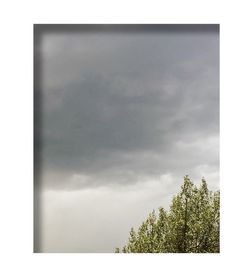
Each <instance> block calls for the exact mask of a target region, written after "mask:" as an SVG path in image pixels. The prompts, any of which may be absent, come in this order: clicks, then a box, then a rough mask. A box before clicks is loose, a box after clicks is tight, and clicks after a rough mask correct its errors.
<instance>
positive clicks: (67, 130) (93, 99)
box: [40, 30, 219, 177]
mask: <svg viewBox="0 0 250 280" xmlns="http://www.w3.org/2000/svg"><path fill="white" fill-rule="evenodd" d="M42 38H43V39H42V44H41V50H40V51H41V58H42V59H41V64H42V66H41V68H42V70H43V71H42V101H43V109H44V111H43V114H42V122H43V126H42V129H41V134H40V137H41V138H42V149H41V151H42V158H43V162H44V166H45V168H48V169H49V170H53V171H55V172H59V173H60V172H61V173H63V174H65V175H66V174H70V173H72V172H84V173H93V174H95V176H97V174H99V173H100V174H102V175H103V177H105V174H104V173H105V172H103V170H107V174H109V173H111V174H112V169H114V170H113V171H114V172H113V174H115V169H117V168H118V169H121V168H124V169H125V170H124V171H128V169H131V170H130V171H134V172H136V173H138V172H139V173H141V174H143V173H148V172H149V173H152V174H154V173H155V174H157V173H162V172H163V170H165V171H166V172H177V170H178V169H180V170H179V171H180V173H181V172H182V174H183V173H185V170H186V169H187V168H189V167H190V163H191V166H192V167H195V166H196V165H200V164H206V163H208V162H209V163H211V162H212V161H213V163H215V162H216V161H217V164H218V155H215V154H213V153H212V154H207V153H203V154H202V151H201V150H200V149H199V147H201V146H202V145H203V143H204V141H206V139H207V138H208V137H216V136H218V131H219V94H218V91H219V82H218V77H219V65H218V63H219V59H218V55H219V54H218V43H219V42H218V34H217V33H215V32H205V33H200V32H191V33H187V34H183V33H182V32H180V34H178V32H177V33H171V32H167V31H166V32H164V30H162V31H161V32H158V33H157V32H156V33H152V32H141V33H132V34H130V33H125V34H123V33H122V32H121V33H116V32H115V33H112V32H111V33H105V32H104V33H102V32H100V30H97V31H96V32H93V33H85V32H82V33H76V34H75V33H73V34H71V33H68V32H62V33H60V32H59V33H58V34H57V33H55V34H54V33H48V34H46V33H45V34H43V37H42ZM190 141H191V142H192V141H195V142H196V144H197V145H196V146H192V147H191V146H186V148H187V149H188V148H190V149H193V153H195V154H196V155H195V157H190V156H187V153H188V151H186V150H183V147H182V149H180V147H179V146H178V143H179V142H187V143H188V142H190ZM199 143H200V145H199ZM215 144H218V143H215ZM198 146H199V147H198ZM133 155H134V156H133ZM146 155H154V156H155V157H154V156H152V164H151V166H150V164H149V163H145V157H146ZM166 157H167V158H168V160H166ZM175 157H177V158H178V159H179V160H181V161H182V162H183V164H181V165H180V164H178V163H174V164H173V162H174V158H175ZM215 157H216V160H215ZM149 161H150V160H149ZM185 163H186V166H185ZM110 169H111V172H108V171H110ZM109 175H110V174H109Z"/></svg>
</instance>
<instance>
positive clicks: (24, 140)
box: [0, 0, 250, 280]
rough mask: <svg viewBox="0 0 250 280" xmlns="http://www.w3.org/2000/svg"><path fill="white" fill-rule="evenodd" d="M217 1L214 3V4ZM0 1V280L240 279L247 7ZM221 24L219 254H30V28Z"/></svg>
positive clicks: (245, 195)
mask: <svg viewBox="0 0 250 280" xmlns="http://www.w3.org/2000/svg"><path fill="white" fill-rule="evenodd" d="M221 2H222V1H221ZM221 2H220V3H219V1H214V0H210V1H173V2H171V3H169V2H167V1H150V2H149V1H146V0H144V1H132V0H127V1H123V2H122V1H119V2H118V1H115V0H113V1H89V2H86V1H74V0H72V1H69V2H68V3H67V1H62V0H56V1H47V0H44V1H5V4H4V5H3V4H2V6H3V7H1V12H2V13H1V14H2V15H1V91H0V92H1V103H0V104H1V110H0V113H1V118H0V119H1V152H2V153H3V156H1V181H0V185H1V195H0V199H1V201H0V207H1V209H0V215H1V216H0V221H1V224H0V225H1V230H0V233H1V235H0V236H1V237H0V242H1V243H0V253H1V262H0V263H1V269H0V278H1V279H29V278H30V279H38V280H39V279H43V280H44V279H48V280H49V279H60V280H63V279H95V278H96V279H117V278H119V279H136V278H137V279H159V278H162V277H164V278H170V279H171V278H174V279H181V278H183V279H209V280H211V279H212V278H213V279H220V278H222V277H223V278H224V277H225V278H226V277H232V278H237V279H247V277H246V276H247V275H249V272H248V267H247V265H248V262H249V261H247V260H248V259H249V258H248V256H247V253H248V252H249V249H250V248H249V241H248V239H249V236H250V231H249V212H248V205H249V188H250V185H249V180H248V178H247V175H248V170H249V163H248V155H249V143H250V137H249V120H250V116H249V111H250V110H249V106H250V105H249V94H250V90H249V81H248V80H249V78H248V76H249V74H248V73H249V69H248V68H249V50H250V46H249V39H248V37H249V30H248V28H247V25H249V20H248V19H247V18H248V17H249V9H248V8H247V6H246V3H247V2H246V1H237V2H236V1H235V3H232V1H231V2H229V1H226V2H225V6H224V5H223V4H221ZM34 23H220V24H221V192H222V220H221V221H222V234H221V245H222V246H221V249H222V252H221V254H219V255H212V254H207V255H202V254H198V255H181V254H176V255H171V254H164V255H152V254H151V255H118V254H33V253H32V251H33V240H32V232H33V224H32V221H33V204H32V202H33V193H32V192H33V179H32V176H33V168H32V166H33V162H32V155H33V151H32V146H33V110H32V106H33V56H32V53H33V37H32V36H33V26H32V25H33V24H34Z"/></svg>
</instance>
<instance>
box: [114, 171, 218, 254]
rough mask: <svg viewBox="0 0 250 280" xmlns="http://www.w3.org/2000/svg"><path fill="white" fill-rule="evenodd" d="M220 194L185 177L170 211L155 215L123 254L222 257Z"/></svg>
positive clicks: (132, 233) (161, 210)
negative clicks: (174, 254) (198, 254)
mask: <svg viewBox="0 0 250 280" xmlns="http://www.w3.org/2000/svg"><path fill="white" fill-rule="evenodd" d="M219 251H220V192H219V191H216V192H212V191H209V190H208V186H207V183H206V181H205V179H204V178H203V179H202V181H201V185H200V187H196V186H195V185H194V184H193V183H192V182H191V180H190V179H189V177H188V176H185V177H184V183H183V185H182V186H181V191H180V192H179V193H178V194H177V195H176V196H175V197H174V198H173V200H172V203H171V205H170V210H169V211H166V210H165V209H164V208H163V207H160V208H159V212H158V215H157V214H156V213H155V211H153V212H152V213H150V214H149V216H148V218H147V219H146V221H144V222H143V223H142V225H141V226H140V227H139V229H138V230H137V231H135V230H134V229H133V228H132V229H131V231H130V237H129V240H128V244H127V245H125V246H124V247H123V248H122V250H120V249H119V248H116V250H115V252H117V253H119V252H122V253H219Z"/></svg>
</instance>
